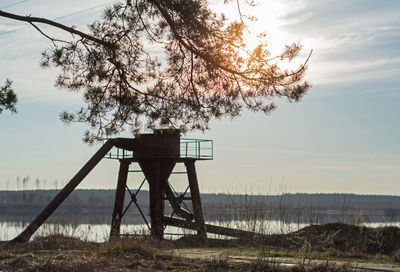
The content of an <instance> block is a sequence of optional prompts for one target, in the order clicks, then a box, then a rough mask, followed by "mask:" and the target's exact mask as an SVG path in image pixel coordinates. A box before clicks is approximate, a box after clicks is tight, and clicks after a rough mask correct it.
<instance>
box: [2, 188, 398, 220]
mask: <svg viewBox="0 0 400 272" xmlns="http://www.w3.org/2000/svg"><path fill="white" fill-rule="evenodd" d="M57 192H58V190H25V191H0V220H3V221H4V220H18V221H21V220H22V221H24V220H26V221H30V220H31V219H32V218H33V217H34V216H36V215H37V214H38V213H39V212H40V211H41V209H43V207H45V206H46V205H47V204H48V203H49V202H50V200H51V199H52V198H53V197H54V196H55V195H56V193H57ZM114 195H115V190H83V189H80V190H75V191H74V192H73V193H72V194H71V195H70V196H69V197H68V198H67V199H66V201H65V202H64V203H63V204H62V205H61V206H60V207H59V209H57V211H56V213H55V214H54V216H53V219H54V220H59V221H64V220H67V221H71V220H79V221H80V222H91V223H108V222H109V220H110V217H111V213H112V209H113V205H114ZM201 198H202V203H203V209H204V214H205V217H206V219H207V220H219V221H230V220H259V219H270V220H271V219H272V220H281V221H285V222H298V223H324V222H332V221H342V222H349V223H360V222H366V221H369V222H383V221H392V222H393V221H397V220H398V219H400V218H399V216H400V196H386V195H356V194H280V195H239V194H235V195H232V194H202V195H201ZM130 199H131V198H130V195H129V194H128V192H127V193H126V196H125V203H126V204H127V203H128V202H129V200H130ZM137 200H138V203H139V204H140V206H141V207H142V209H143V211H144V212H145V213H146V214H148V206H149V205H148V191H141V192H140V193H139V194H138V195H137ZM187 206H188V208H189V209H190V208H191V207H190V203H187ZM166 212H167V213H168V212H172V211H171V208H170V207H169V205H168V203H167V202H166ZM126 220H127V223H138V222H141V219H140V215H139V213H138V211H137V210H136V208H135V207H134V205H132V207H131V208H130V209H129V211H128V213H127V218H126ZM93 221H96V222H93Z"/></svg>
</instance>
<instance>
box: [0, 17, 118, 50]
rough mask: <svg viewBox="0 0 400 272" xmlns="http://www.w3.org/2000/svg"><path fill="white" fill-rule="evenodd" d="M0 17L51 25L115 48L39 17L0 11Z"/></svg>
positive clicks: (111, 46) (108, 43) (110, 45)
mask: <svg viewBox="0 0 400 272" xmlns="http://www.w3.org/2000/svg"><path fill="white" fill-rule="evenodd" d="M0 17H5V18H9V19H13V20H17V21H22V22H28V23H30V24H32V23H42V24H46V25H51V26H54V27H56V28H59V29H62V30H64V31H67V32H69V33H71V34H75V35H78V36H79V37H81V38H84V39H87V40H90V41H93V42H95V43H98V44H101V45H103V46H105V47H109V48H115V44H113V43H110V42H107V41H104V40H101V39H98V38H96V37H94V36H91V35H89V34H86V33H84V32H82V31H79V30H76V29H75V28H74V27H68V26H66V25H63V24H60V23H57V22H54V21H52V20H49V19H45V18H39V17H31V16H21V15H16V14H13V13H8V12H5V11H2V10H0Z"/></svg>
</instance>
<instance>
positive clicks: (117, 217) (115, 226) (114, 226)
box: [110, 161, 129, 240]
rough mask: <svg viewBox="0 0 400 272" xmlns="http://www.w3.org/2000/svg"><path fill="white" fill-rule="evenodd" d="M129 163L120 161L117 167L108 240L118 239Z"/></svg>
mask: <svg viewBox="0 0 400 272" xmlns="http://www.w3.org/2000/svg"><path fill="white" fill-rule="evenodd" d="M128 170H129V162H127V161H121V163H120V166H119V174H118V184H117V191H116V192H115V202H114V211H113V214H112V221H111V232H110V240H111V239H116V238H119V233H120V228H121V219H122V209H123V207H124V198H125V187H126V180H127V178H128Z"/></svg>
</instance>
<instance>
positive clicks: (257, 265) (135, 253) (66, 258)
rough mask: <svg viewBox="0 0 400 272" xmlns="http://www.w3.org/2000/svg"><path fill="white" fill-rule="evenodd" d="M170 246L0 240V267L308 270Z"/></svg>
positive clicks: (73, 240)
mask: <svg viewBox="0 0 400 272" xmlns="http://www.w3.org/2000/svg"><path fill="white" fill-rule="evenodd" d="M173 248H174V244H173V243H171V242H165V243H162V244H160V243H157V242H155V241H153V240H151V239H142V238H141V239H123V240H117V241H111V242H107V243H101V244H100V243H89V242H84V241H81V240H79V239H76V238H71V237H63V236H59V235H58V236H56V235H53V236H49V237H41V238H37V239H35V240H33V241H31V242H28V243H24V244H9V243H1V244H0V271H28V272H33V271H61V272H63V271H71V272H75V271H76V272H78V271H89V272H90V271H132V270H135V271H167V270H168V271H276V272H281V271H293V272H294V271H296V272H297V271H299V272H302V271H310V270H309V269H310V268H309V267H307V268H305V267H303V268H300V265H296V266H293V267H290V268H288V267H281V266H279V265H278V264H276V263H274V262H273V261H271V260H272V259H271V258H269V257H267V256H262V257H261V255H259V256H258V257H257V258H256V259H255V260H254V261H252V262H250V263H236V262H232V261H231V257H229V255H228V254H226V255H224V253H225V251H224V250H227V249H223V250H222V253H223V254H218V255H213V257H210V258H206V259H202V258H195V259H192V258H185V257H182V256H177V255H176V254H174V253H173V251H171V250H170V249H173ZM215 250H217V249H215ZM230 253H233V254H238V255H239V254H256V251H252V250H251V249H245V248H237V249H231V251H230ZM254 256H256V255H254ZM329 266H330V268H332V265H331V264H330V265H329ZM267 268H268V269H267ZM288 269H289V270H288ZM315 271H317V270H315ZM318 271H320V270H318ZM327 271H328V270H327ZM329 271H347V270H334V269H333V270H332V269H331V270H329Z"/></svg>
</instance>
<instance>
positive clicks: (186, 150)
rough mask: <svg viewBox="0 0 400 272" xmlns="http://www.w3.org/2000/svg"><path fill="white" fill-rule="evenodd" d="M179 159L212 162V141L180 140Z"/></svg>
mask: <svg viewBox="0 0 400 272" xmlns="http://www.w3.org/2000/svg"><path fill="white" fill-rule="evenodd" d="M180 157H181V158H193V159H198V160H212V159H213V158H214V150H213V141H212V140H204V139H189V138H181V143H180Z"/></svg>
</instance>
